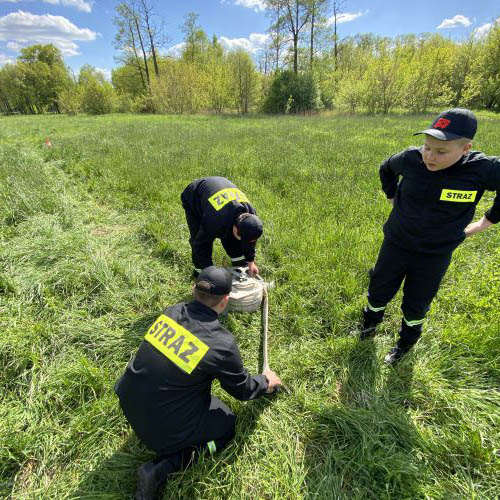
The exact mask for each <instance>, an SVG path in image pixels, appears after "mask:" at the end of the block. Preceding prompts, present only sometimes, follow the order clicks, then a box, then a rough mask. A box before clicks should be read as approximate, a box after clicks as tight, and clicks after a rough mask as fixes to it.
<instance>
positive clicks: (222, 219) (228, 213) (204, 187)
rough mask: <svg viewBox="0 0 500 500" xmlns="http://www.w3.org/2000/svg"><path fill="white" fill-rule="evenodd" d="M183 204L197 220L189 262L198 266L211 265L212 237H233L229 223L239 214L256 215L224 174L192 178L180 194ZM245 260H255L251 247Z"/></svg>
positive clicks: (253, 249)
mask: <svg viewBox="0 0 500 500" xmlns="http://www.w3.org/2000/svg"><path fill="white" fill-rule="evenodd" d="M181 198H182V202H183V205H185V206H187V207H189V209H190V210H191V212H192V213H193V214H195V215H196V216H197V217H198V219H199V221H200V228H199V230H198V234H197V235H196V237H195V238H194V239H193V241H192V242H191V245H192V249H193V262H198V263H199V265H200V267H201V268H205V267H208V266H211V265H212V244H213V242H214V240H215V239H216V238H221V239H223V238H234V236H233V225H234V224H235V222H236V218H237V217H238V216H239V215H240V214H242V213H249V214H257V212H256V211H255V209H254V207H253V206H252V205H251V204H250V202H249V201H248V198H247V197H246V196H245V194H244V193H242V192H241V191H240V190H239V189H238V188H237V187H236V186H235V185H234V184H233V183H232V182H231V181H229V180H228V179H226V178H225V177H204V178H202V179H196V180H195V181H193V182H192V183H191V184H189V186H188V187H187V188H186V189H185V190H184V191H183V193H182V196H181ZM245 259H246V260H247V262H253V261H254V260H255V247H254V246H250V245H249V247H248V249H247V250H246V253H245Z"/></svg>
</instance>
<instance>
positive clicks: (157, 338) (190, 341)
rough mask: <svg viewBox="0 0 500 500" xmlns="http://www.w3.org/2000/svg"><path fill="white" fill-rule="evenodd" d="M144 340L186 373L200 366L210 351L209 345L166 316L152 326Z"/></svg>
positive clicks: (162, 316)
mask: <svg viewBox="0 0 500 500" xmlns="http://www.w3.org/2000/svg"><path fill="white" fill-rule="evenodd" d="M144 339H145V340H147V341H148V342H149V343H150V344H151V345H152V346H154V347H155V348H156V349H158V350H159V351H160V352H161V353H162V354H163V355H164V356H166V357H167V358H168V359H169V360H170V361H172V363H174V364H175V365H177V366H178V367H179V368H180V369H181V370H183V371H185V372H186V373H191V372H192V371H193V370H194V369H195V368H196V367H197V366H198V363H199V362H200V361H201V360H202V359H203V357H204V356H205V354H206V353H207V351H208V349H209V347H208V346H207V344H205V343H204V342H203V341H201V340H200V339H199V338H198V337H196V336H195V335H193V334H192V333H191V332H190V331H189V330H186V329H185V328H184V327H183V326H181V325H179V324H178V323H176V322H175V321H174V320H173V319H172V318H169V317H168V316H165V315H164V314H162V315H161V316H160V317H159V318H158V319H157V320H156V321H155V322H154V323H153V324H152V325H151V328H150V329H149V330H148V332H147V333H146V335H145V336H144Z"/></svg>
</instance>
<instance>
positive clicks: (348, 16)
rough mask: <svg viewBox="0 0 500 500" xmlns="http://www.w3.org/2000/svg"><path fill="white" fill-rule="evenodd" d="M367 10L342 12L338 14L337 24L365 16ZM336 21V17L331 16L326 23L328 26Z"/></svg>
mask: <svg viewBox="0 0 500 500" xmlns="http://www.w3.org/2000/svg"><path fill="white" fill-rule="evenodd" d="M367 12H368V11H366V12H342V13H341V14H337V24H342V23H349V22H351V21H354V20H355V19H357V18H358V17H361V16H364V15H365V14H366V13H367ZM334 21H335V17H334V16H332V17H329V18H328V20H327V22H326V24H327V25H328V26H331V25H332V24H333V23H334Z"/></svg>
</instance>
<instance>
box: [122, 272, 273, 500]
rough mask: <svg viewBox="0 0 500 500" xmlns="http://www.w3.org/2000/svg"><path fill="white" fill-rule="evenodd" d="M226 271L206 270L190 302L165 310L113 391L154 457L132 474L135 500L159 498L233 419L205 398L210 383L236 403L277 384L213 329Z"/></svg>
mask: <svg viewBox="0 0 500 500" xmlns="http://www.w3.org/2000/svg"><path fill="white" fill-rule="evenodd" d="M231 286H232V277H231V273H230V272H229V271H228V270H227V269H222V268H217V267H213V266H212V267H208V268H206V269H204V270H203V271H202V272H201V273H200V275H199V276H198V277H197V279H196V284H195V286H194V289H193V295H194V300H193V301H191V302H187V303H184V302H183V303H180V304H177V305H175V306H172V307H168V308H167V309H165V311H164V312H163V314H162V315H161V316H160V317H159V318H158V319H157V320H156V321H155V322H154V323H153V325H152V326H151V328H150V329H149V330H148V332H147V333H146V335H145V337H144V341H143V342H142V344H141V345H140V347H139V350H138V351H137V353H136V355H135V357H134V359H133V360H132V361H131V362H130V363H129V365H128V366H127V369H126V370H125V373H124V375H123V376H122V378H121V379H120V380H119V382H118V383H117V384H116V387H115V391H116V393H117V394H118V396H119V398H120V406H121V408H122V410H123V413H124V414H125V417H126V418H127V420H128V422H129V423H130V425H131V426H132V428H133V429H134V431H135V433H136V434H137V436H138V437H139V439H140V440H141V441H142V442H143V443H144V444H145V445H146V446H147V447H148V448H150V449H152V450H153V451H155V452H156V453H157V458H156V459H155V460H153V461H152V462H148V463H146V464H144V465H142V466H141V467H139V469H138V476H139V482H138V485H137V492H136V495H135V498H136V500H148V499H154V498H159V497H160V494H161V490H162V489H163V486H164V485H165V483H166V482H167V480H168V478H169V475H170V474H171V473H173V472H176V471H178V470H180V469H182V468H183V467H186V466H187V465H188V464H189V462H190V459H191V457H192V455H193V453H196V452H198V451H200V450H203V449H207V450H208V451H209V452H210V453H211V454H212V453H214V452H215V451H217V450H220V449H222V448H223V447H224V446H225V445H226V444H227V443H228V442H229V441H230V440H231V439H232V438H233V436H234V428H235V416H234V414H233V413H232V412H231V410H230V409H229V408H228V407H227V406H226V405H225V404H224V403H223V402H222V401H220V400H219V399H217V398H216V397H214V396H212V395H211V393H210V390H211V386H212V381H213V380H214V379H218V380H219V381H220V384H221V387H222V388H223V389H224V390H225V391H227V392H228V393H229V394H231V395H232V396H233V397H235V398H237V399H239V400H249V399H256V398H259V397H260V396H263V395H264V394H265V393H269V392H273V391H274V390H275V389H276V387H277V386H278V385H280V384H281V381H280V379H279V378H278V377H277V375H276V374H275V373H274V372H273V371H272V370H269V369H268V370H266V371H265V372H264V373H263V374H262V375H250V374H249V373H248V372H247V370H246V369H245V368H244V366H243V362H242V360H241V356H240V352H239V349H238V346H237V345H236V342H235V339H234V337H233V335H232V334H231V333H229V332H228V331H227V330H226V329H225V328H223V327H222V325H221V324H220V323H219V319H218V315H219V314H220V313H221V312H222V311H223V310H224V309H225V307H226V305H227V302H228V300H229V292H230V291H231Z"/></svg>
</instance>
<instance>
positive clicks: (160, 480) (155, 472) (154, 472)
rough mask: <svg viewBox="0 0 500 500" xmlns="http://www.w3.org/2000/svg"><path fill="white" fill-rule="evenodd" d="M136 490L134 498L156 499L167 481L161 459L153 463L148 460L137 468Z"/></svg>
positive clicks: (139, 499) (143, 499)
mask: <svg viewBox="0 0 500 500" xmlns="http://www.w3.org/2000/svg"><path fill="white" fill-rule="evenodd" d="M137 479H138V482H137V490H136V491H135V497H134V498H135V500H158V499H160V498H161V493H162V490H163V488H164V486H165V484H166V482H167V473H166V470H165V467H164V464H163V461H162V462H160V463H158V464H155V463H154V462H148V463H146V464H144V465H141V466H140V467H139V468H138V469H137Z"/></svg>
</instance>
